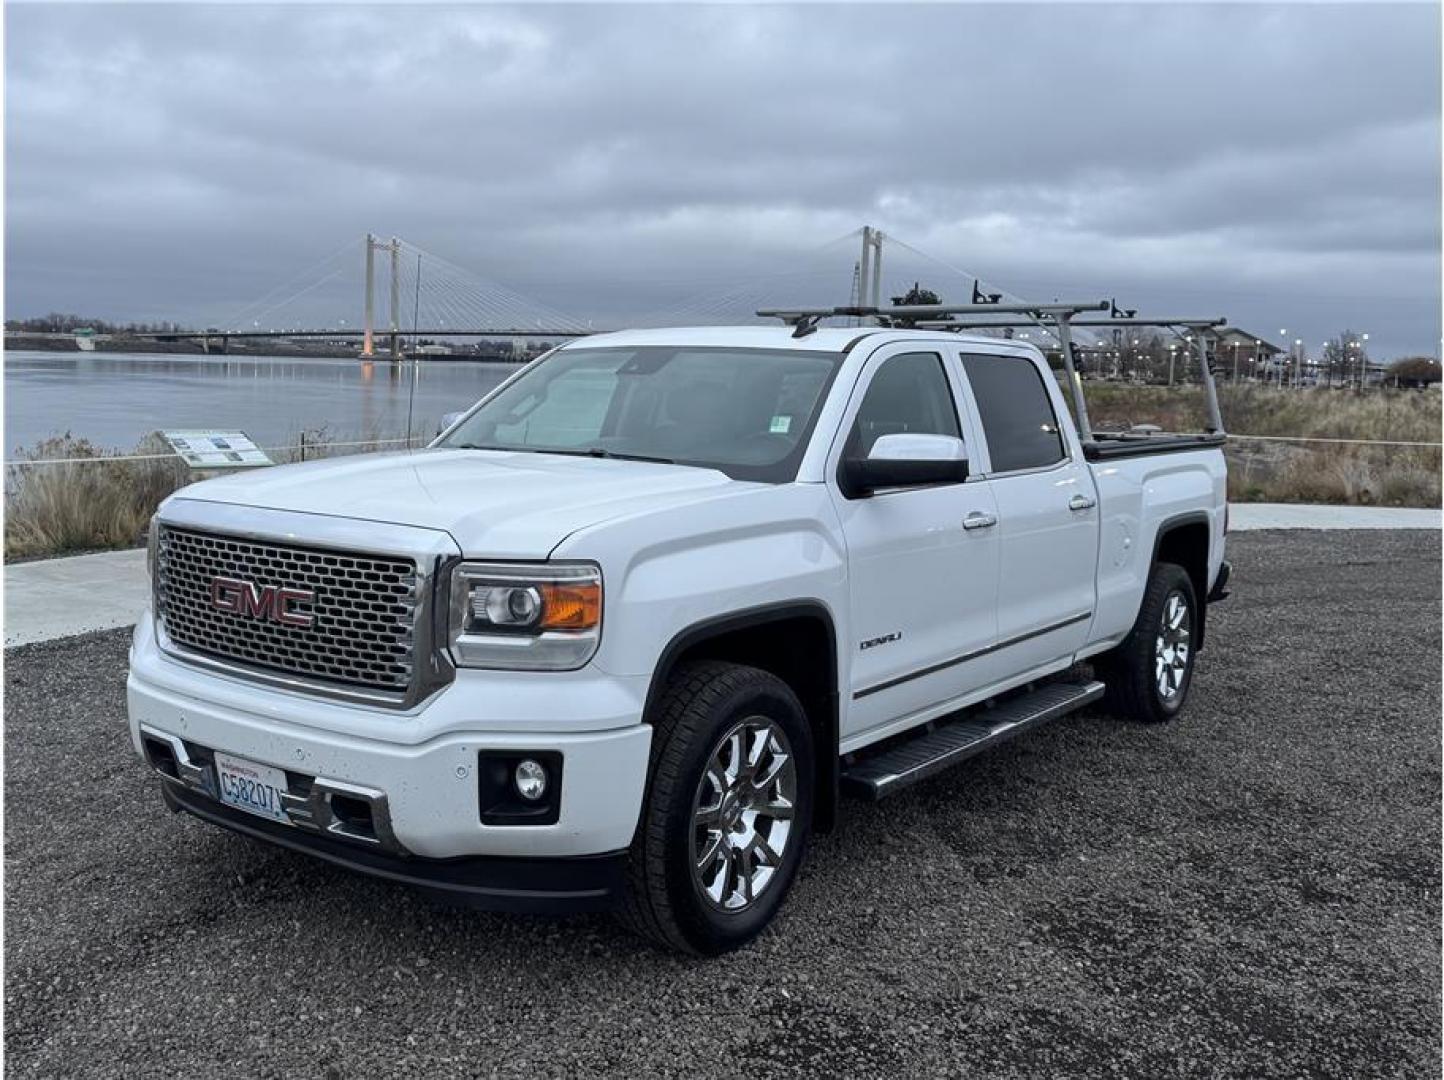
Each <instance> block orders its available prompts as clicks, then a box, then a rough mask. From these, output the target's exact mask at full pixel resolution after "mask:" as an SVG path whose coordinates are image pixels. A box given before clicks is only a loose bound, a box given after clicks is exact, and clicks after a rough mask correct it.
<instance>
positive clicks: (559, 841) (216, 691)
mask: <svg viewBox="0 0 1444 1080" xmlns="http://www.w3.org/2000/svg"><path fill="white" fill-rule="evenodd" d="M468 674H476V675H481V676H483V677H482V678H478V679H470V678H468V679H460V678H459V679H458V680H457V681H456V683H454V684H453V685H452V686H450V687H448V688H447V689H446V690H444V691H442V692H441V693H440V694H438V695H435V696H434V697H433V698H432V699H431V700H430V701H428V702H427V703H426V704H425V705H424V707H423V708H421V709H419V710H415V711H413V712H411V713H409V714H406V713H398V712H396V711H394V710H380V709H368V708H366V707H364V706H358V705H343V704H337V703H334V702H324V701H319V700H316V699H314V698H311V697H309V696H307V695H304V694H295V693H287V692H284V691H279V690H273V689H268V688H266V687H262V686H258V685H254V684H250V683H246V682H244V681H241V680H237V679H233V678H228V677H225V676H220V675H216V674H213V673H210V672H205V671H200V670H197V669H194V668H192V667H190V666H189V665H186V664H183V663H181V662H179V661H176V660H173V659H171V658H169V657H167V656H165V655H164V654H163V653H162V652H161V651H160V649H159V648H158V647H157V645H156V642H155V637H154V633H153V630H152V628H151V620H150V618H149V617H148V616H147V617H146V618H144V619H142V620H141V623H140V625H139V626H138V627H137V629H136V635H135V642H134V645H133V647H132V650H131V668H130V676H129V679H128V680H127V684H126V689H127V701H128V706H129V713H130V729H131V738H132V742H133V745H134V747H135V749H136V751H137V753H139V754H141V756H142V757H147V759H148V760H152V761H153V763H154V757H155V755H154V750H155V748H156V745H157V739H159V741H160V742H161V743H166V744H168V745H173V746H174V745H179V747H180V750H179V751H178V753H179V754H181V755H183V756H187V757H188V758H189V759H190V762H189V763H190V769H191V771H190V772H189V773H188V774H187V775H186V776H181V775H177V776H176V777H174V778H168V779H166V780H165V781H163V783H164V784H165V786H166V787H167V789H168V791H169V795H168V798H170V799H173V800H175V801H178V802H179V803H180V806H181V808H182V809H185V810H188V811H190V812H192V813H197V812H198V809H199V810H205V811H206V813H203V814H198V816H203V817H206V818H207V820H214V821H217V822H218V823H221V824H226V823H228V820H229V815H230V814H231V811H230V810H229V809H228V808H225V807H223V806H222V805H221V804H220V803H219V802H218V801H217V800H216V799H215V798H213V797H212V796H211V792H212V791H214V776H213V774H212V773H211V771H210V770H211V764H210V753H211V752H213V751H223V752H225V753H228V754H232V755H235V756H237V757H241V758H245V759H248V760H250V761H254V762H258V763H260V764H263V765H269V766H271V767H273V768H277V769H281V770H285V771H286V772H287V774H288V782H294V784H293V790H294V792H295V793H296V798H295V800H294V802H295V806H296V807H299V808H302V809H303V810H304V808H305V806H306V805H307V804H310V806H311V807H312V810H313V812H314V814H315V817H314V818H313V819H312V820H309V821H308V820H305V814H304V813H302V814H301V815H300V816H299V818H298V815H297V814H294V813H293V814H292V817H291V819H292V820H293V821H296V822H297V826H306V827H296V826H289V825H284V824H279V825H275V826H274V827H271V826H270V824H269V823H268V822H266V821H265V819H263V818H259V817H256V818H254V820H253V821H252V820H249V818H250V815H246V818H247V819H248V820H244V821H243V824H244V825H245V826H247V829H245V830H241V831H250V832H252V834H253V835H260V836H263V837H264V838H266V839H275V837H273V836H272V833H273V832H275V831H279V833H280V836H281V839H278V840H277V842H283V843H286V845H287V846H292V847H296V846H301V847H306V848H308V849H313V848H315V847H316V845H315V844H314V843H313V841H318V840H319V841H322V846H321V849H320V850H326V851H329V850H330V845H333V844H339V845H341V851H342V852H343V853H344V854H347V855H349V856H350V857H351V858H352V859H353V861H354V862H355V867H356V868H357V869H363V870H365V869H367V865H366V861H367V858H369V857H370V856H371V855H377V856H385V857H387V858H398V859H406V860H454V859H472V858H477V857H486V858H490V859H503V860H534V859H572V858H575V857H578V856H595V855H605V854H608V853H616V852H619V851H622V850H625V849H626V848H627V847H628V846H629V845H630V843H631V840H632V834H633V832H634V831H635V829H636V824H637V819H638V815H639V814H640V811H641V805H642V795H643V790H644V788H645V785H646V777H647V762H648V753H649V750H650V746H651V728H650V727H649V726H648V725H645V724H642V723H641V722H640V718H641V711H642V700H643V697H644V695H645V688H644V687H643V686H640V685H638V686H633V685H631V684H630V683H628V682H627V681H626V680H619V679H614V678H612V677H610V676H604V675H601V674H600V673H585V674H584V673H561V674H563V677H562V678H559V679H557V680H555V682H554V683H553V684H551V685H550V686H549V685H548V684H546V683H545V682H543V681H542V680H544V679H545V678H546V676H547V673H541V675H540V677H536V674H535V673H530V674H529V677H526V678H513V677H511V676H509V675H508V674H507V673H500V672H485V673H468ZM568 676H569V677H568ZM548 706H549V707H548ZM544 707H547V710H546V711H547V712H548V713H550V714H551V715H560V716H561V717H564V718H565V719H558V720H557V722H556V723H555V724H546V723H545V722H544V721H543V720H542V719H541V711H542V710H543V708H544ZM587 726H592V727H594V728H595V730H584V728H585V727H587ZM559 729H560V730H559ZM148 744H149V745H148ZM148 749H149V751H150V753H149V755H148ZM489 751H517V752H526V753H546V752H550V753H554V754H558V755H560V757H561V760H562V761H563V762H564V769H563V770H562V783H561V798H560V806H559V813H558V815H557V819H556V821H555V822H552V823H550V824H517V825H488V824H483V822H482V820H481V809H482V808H481V801H480V800H481V789H480V779H479V775H478V765H479V758H480V755H481V754H482V753H483V752H489ZM161 771H164V770H161ZM208 778H209V780H210V788H209V790H208V788H207V783H206V781H207V779H208ZM333 793H339V794H340V795H342V796H344V798H343V800H342V801H343V802H345V803H346V804H347V805H355V801H356V800H361V801H362V802H367V803H370V805H372V806H373V808H374V807H378V806H379V807H380V808H381V809H380V810H379V811H375V810H374V811H373V813H374V818H373V819H372V820H371V822H370V824H371V825H372V826H373V827H372V828H369V829H363V830H359V831H358V832H357V833H356V835H352V831H350V830H348V827H347V822H346V815H345V814H344V813H338V814H336V815H334V816H332V815H329V813H328V807H327V805H326V803H327V800H330V801H331V802H334V801H335V800H334V798H332V797H331V796H332V794H333ZM289 809H290V808H288V810H289ZM222 819H225V820H222ZM363 834H369V835H363ZM318 853H319V851H318ZM333 861H336V860H333ZM408 865H411V866H413V868H414V867H415V866H416V865H420V864H419V863H416V862H412V863H408ZM409 872H412V871H408V873H409Z"/></svg>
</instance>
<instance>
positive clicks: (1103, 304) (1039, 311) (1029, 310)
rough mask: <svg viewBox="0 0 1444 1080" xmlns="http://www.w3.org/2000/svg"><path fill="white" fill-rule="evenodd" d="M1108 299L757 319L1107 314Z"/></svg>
mask: <svg viewBox="0 0 1444 1080" xmlns="http://www.w3.org/2000/svg"><path fill="white" fill-rule="evenodd" d="M1107 310H1108V301H1107V300H1088V301H1085V302H1083V303H1078V304H909V305H906V306H901V307H872V306H870V305H862V306H857V305H849V306H845V307H820V308H762V309H761V310H759V311H758V312H757V315H758V317H759V318H763V319H781V320H782V321H783V322H785V323H787V324H788V325H789V326H799V327H800V326H804V325H807V324H809V323H810V324H812V325H814V326H815V325H816V323H817V321H818V320H820V319H835V318H857V319H885V320H887V321H888V322H894V321H901V322H909V323H914V322H917V321H918V320H920V319H937V318H940V317H941V316H944V315H986V314H994V315H1032V316H1035V317H1038V316H1050V317H1051V316H1054V315H1076V314H1078V313H1079V312H1081V311H1107Z"/></svg>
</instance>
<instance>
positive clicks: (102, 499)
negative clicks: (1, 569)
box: [5, 433, 185, 558]
mask: <svg viewBox="0 0 1444 1080" xmlns="http://www.w3.org/2000/svg"><path fill="white" fill-rule="evenodd" d="M134 452H135V453H137V454H159V453H168V452H169V448H168V447H167V446H166V445H165V444H164V443H163V442H162V441H161V440H160V439H159V438H156V437H154V436H152V437H151V438H149V439H147V440H145V441H143V442H142V443H141V444H140V445H139V446H137V447H136V449H135V451H134ZM114 456H115V455H114V454H107V453H105V452H103V451H101V450H99V449H97V448H96V447H95V446H94V445H92V444H91V443H90V442H89V441H88V440H86V439H77V438H75V437H73V436H72V435H70V434H68V433H67V434H65V435H57V436H53V437H51V438H48V439H42V440H41V441H40V442H39V443H37V444H36V445H35V446H34V447H33V448H32V449H31V450H29V451H28V452H27V453H26V454H25V456H24V458H22V459H21V460H20V461H12V462H9V463H7V464H6V468H5V555H6V557H7V558H19V557H24V556H34V555H55V554H59V553H61V552H66V551H89V550H93V549H96V548H116V547H133V546H134V545H136V544H137V543H139V542H141V541H142V539H143V537H144V534H145V529H146V524H147V522H149V521H150V515H151V514H153V513H154V512H155V508H156V506H157V505H158V504H159V503H160V501H161V500H162V499H164V498H165V497H166V496H167V495H169V494H170V493H171V492H172V491H174V490H175V489H176V488H178V487H180V486H181V484H182V483H184V482H185V468H184V466H183V465H182V464H181V463H180V461H179V460H178V459H176V458H174V457H168V458H164V459H161V460H156V461H107V460H106V459H107V458H108V457H114ZM56 459H79V460H76V461H74V462H73V463H68V464H63V465H26V464H25V462H26V461H40V460H56Z"/></svg>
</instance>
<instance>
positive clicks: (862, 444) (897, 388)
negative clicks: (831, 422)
mask: <svg viewBox="0 0 1444 1080" xmlns="http://www.w3.org/2000/svg"><path fill="white" fill-rule="evenodd" d="M903 432H908V433H913V434H916V433H921V434H924V435H952V436H953V437H954V438H962V433H961V431H960V430H959V428H958V411H957V409H956V408H955V407H954V405H953V391H952V388H951V387H950V386H949V385H948V377H947V374H946V373H945V372H944V371H943V358H942V357H941V356H939V355H937V354H936V353H903V354H902V355H900V356H894V357H890V358H889V359H887V360H885V361H883V364H882V367H880V368H878V369H877V372H876V373H875V374H874V375H873V377H872V382H870V383H869V384H868V387H867V394H866V396H865V397H864V398H863V399H862V405H861V406H859V407H858V410H857V419H856V420H855V421H854V422H853V425H852V433H851V434H850V435H849V436H848V442H847V454H848V455H849V456H852V455H857V456H859V457H866V456H867V455H868V453H869V452H870V451H871V450H872V444H873V443H875V442H877V440H878V439H879V438H881V437H882V436H883V435H897V434H900V433H903Z"/></svg>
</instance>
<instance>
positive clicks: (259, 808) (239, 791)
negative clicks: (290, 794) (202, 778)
mask: <svg viewBox="0 0 1444 1080" xmlns="http://www.w3.org/2000/svg"><path fill="white" fill-rule="evenodd" d="M215 758H216V781H217V784H218V786H219V788H220V793H221V802H223V803H225V805H227V806H234V807H235V808H236V809H237V810H244V811H246V813H248V814H255V815H257V816H258V817H263V818H270V819H271V820H272V821H279V822H281V823H282V824H285V825H289V824H291V819H290V818H289V817H287V816H286V811H285V809H284V808H283V806H282V803H281V793H282V792H283V791H285V790H286V774H285V772H284V771H283V770H281V769H276V768H272V767H271V766H270V765H261V764H259V763H257V762H254V761H247V760H246V759H245V758H239V757H232V756H231V755H230V754H222V753H221V752H220V751H216V755H215Z"/></svg>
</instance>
